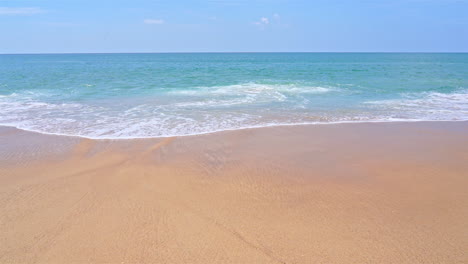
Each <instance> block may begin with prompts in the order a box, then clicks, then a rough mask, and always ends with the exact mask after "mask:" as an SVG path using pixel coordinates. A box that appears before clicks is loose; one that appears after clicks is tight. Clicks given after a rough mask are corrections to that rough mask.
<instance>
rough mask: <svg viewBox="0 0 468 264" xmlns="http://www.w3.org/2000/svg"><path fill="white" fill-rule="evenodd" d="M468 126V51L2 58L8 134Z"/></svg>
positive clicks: (1, 93) (1, 110) (1, 111)
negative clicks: (11, 130)
mask: <svg viewBox="0 0 468 264" xmlns="http://www.w3.org/2000/svg"><path fill="white" fill-rule="evenodd" d="M420 120H454V121H455V120H468V54H466V53H465V54H455V53H451V54H438V53H427V54H425V53H401V54H399V53H206V54H202V53H193V54H190V53H188V54H55V55H52V54H51V55H0V125H8V126H15V127H18V128H21V129H26V130H32V131H39V132H43V133H54V134H64V135H78V136H84V137H90V138H139V137H160V136H174V135H192V134H200V133H208V132H214V131H222V130H231V129H241V128H247V127H262V126H273V125H286V124H315V123H336V122H373V121H388V122H395V121H420Z"/></svg>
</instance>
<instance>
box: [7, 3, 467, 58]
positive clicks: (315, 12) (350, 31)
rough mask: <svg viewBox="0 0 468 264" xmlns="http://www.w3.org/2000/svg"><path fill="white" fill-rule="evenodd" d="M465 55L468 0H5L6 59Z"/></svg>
mask: <svg viewBox="0 0 468 264" xmlns="http://www.w3.org/2000/svg"><path fill="white" fill-rule="evenodd" d="M190 51H195V52H205V51H211V52H220V51H228V52H235V51H263V52H269V51H316V52H326V51H334V52H337V51H350V52H351V51H370V52H372V51H388V52H394V51H421V52H424V51H446V52H456V51H463V52H467V51H468V0H405V1H403V0H393V1H390V0H365V1H359V0H354V1H352V0H328V1H327V0H309V1H307V0H204V1H203V0H198V1H196V0H184V1H182V0H181V1H177V0H172V1H167V0H166V1H163V0H161V1H157V0H153V1H149V0H113V1H110V0H93V1H90V0H0V53H62V52H190Z"/></svg>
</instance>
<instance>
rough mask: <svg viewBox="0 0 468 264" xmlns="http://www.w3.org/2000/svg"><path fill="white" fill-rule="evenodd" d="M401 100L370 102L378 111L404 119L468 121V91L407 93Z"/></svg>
mask: <svg viewBox="0 0 468 264" xmlns="http://www.w3.org/2000/svg"><path fill="white" fill-rule="evenodd" d="M402 97H403V98H401V99H392V100H380V101H370V102H366V103H367V104H370V105H374V106H375V108H376V109H379V110H383V111H385V110H386V111H388V112H392V113H393V115H398V116H400V117H402V118H419V119H424V120H468V90H459V91H456V92H452V93H440V92H423V93H406V94H403V95H402Z"/></svg>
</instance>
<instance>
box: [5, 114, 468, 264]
mask: <svg viewBox="0 0 468 264" xmlns="http://www.w3.org/2000/svg"><path fill="white" fill-rule="evenodd" d="M467 186H468V123H467V122H421V123H381V124H341V125H323V126H292V127H275V128H264V129H249V130H241V131H231V132H222V133H215V134H209V135H200V136H190V137H178V138H165V139H145V140H89V139H80V138H72V137H62V136H47V135H40V134H36V133H31V132H25V131H20V130H17V129H14V128H6V127H3V128H0V263H411V264H413V263H468V187H467Z"/></svg>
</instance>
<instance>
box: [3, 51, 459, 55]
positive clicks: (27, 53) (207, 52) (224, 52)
mask: <svg viewBox="0 0 468 264" xmlns="http://www.w3.org/2000/svg"><path fill="white" fill-rule="evenodd" d="M193 53H196V54H249V53H468V51H149V52H145V51H143V52H131V51H130V52H18V53H1V52H0V55H80V54H83V55H85V54H89V55H92V54H193Z"/></svg>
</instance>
